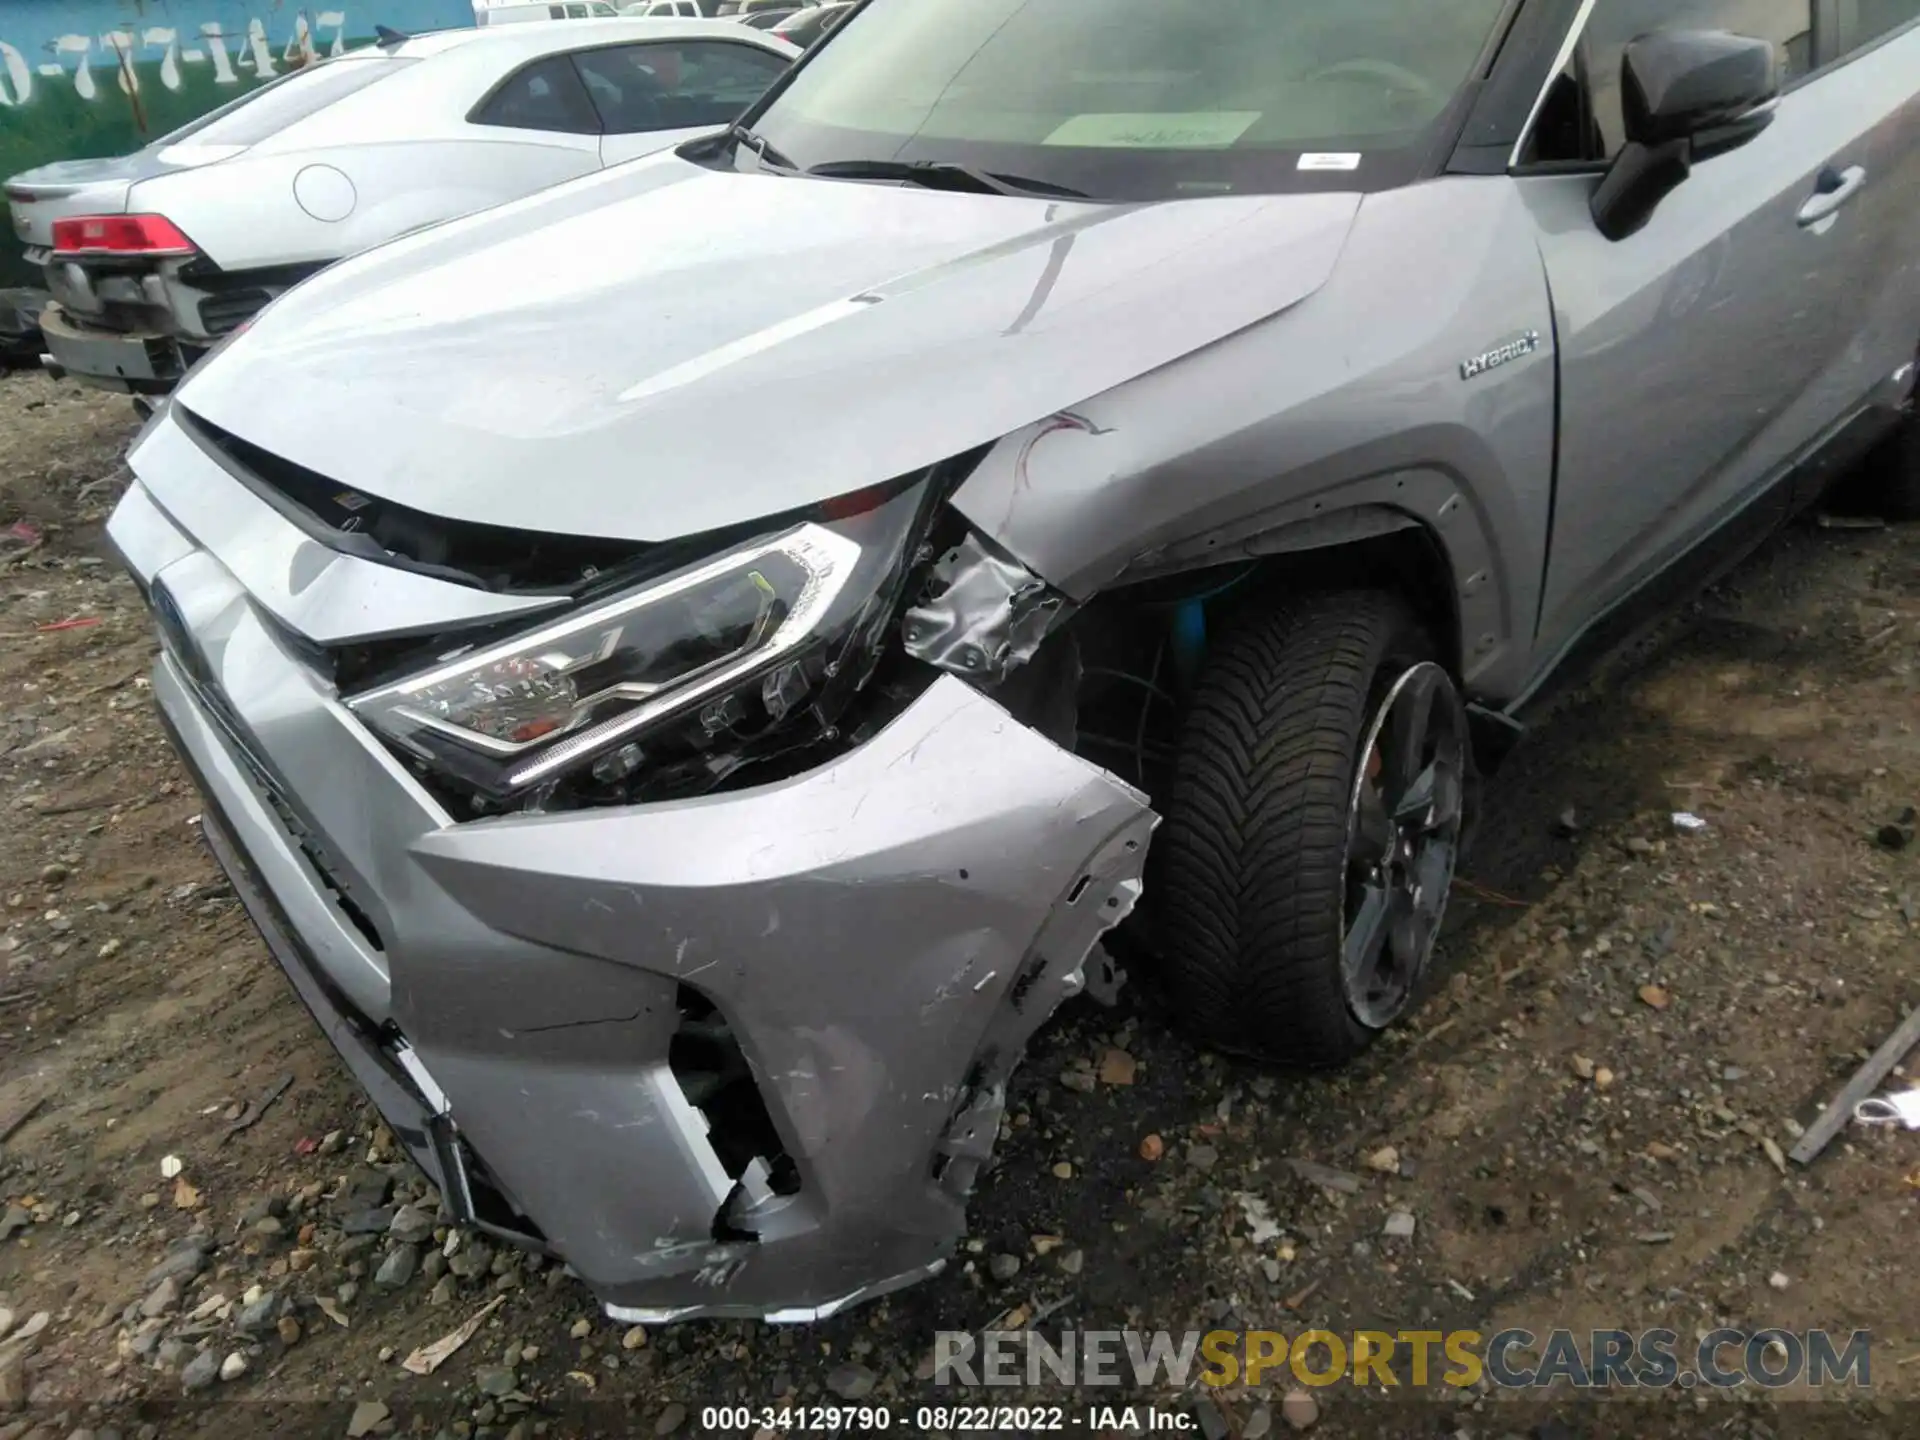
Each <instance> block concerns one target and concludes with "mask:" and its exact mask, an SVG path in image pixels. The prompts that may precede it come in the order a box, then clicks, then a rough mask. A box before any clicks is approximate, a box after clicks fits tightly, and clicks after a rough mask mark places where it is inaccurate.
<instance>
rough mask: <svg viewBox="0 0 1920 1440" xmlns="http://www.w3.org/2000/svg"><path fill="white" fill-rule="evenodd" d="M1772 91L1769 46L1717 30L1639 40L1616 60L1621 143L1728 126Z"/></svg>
mask: <svg viewBox="0 0 1920 1440" xmlns="http://www.w3.org/2000/svg"><path fill="white" fill-rule="evenodd" d="M1779 93H1780V65H1779V60H1778V57H1777V55H1776V52H1775V50H1774V47H1773V44H1772V43H1771V42H1770V41H1766V40H1756V39H1753V38H1752V37H1750V36H1746V35H1732V34H1729V33H1727V32H1726V31H1724V30H1669V31H1665V32H1656V33H1655V34H1652V35H1642V36H1641V37H1640V38H1639V39H1637V40H1635V41H1633V42H1632V43H1630V44H1629V45H1628V46H1627V48H1626V53H1625V54H1624V55H1623V56H1622V57H1621V61H1620V102H1621V108H1622V111H1623V115H1622V118H1623V120H1624V122H1625V129H1626V135H1627V139H1629V140H1632V141H1637V142H1638V143H1639V144H1642V145H1648V146H1655V145H1665V144H1667V143H1668V142H1670V141H1674V140H1685V139H1688V138H1690V137H1692V136H1694V135H1697V134H1699V133H1700V132H1701V131H1703V130H1713V129H1717V128H1719V127H1721V126H1725V125H1729V124H1731V123H1733V122H1734V121H1736V120H1738V119H1740V118H1741V117H1742V116H1744V115H1746V114H1748V113H1749V112H1751V111H1752V110H1754V109H1755V108H1757V107H1759V106H1761V105H1765V104H1766V103H1767V102H1768V101H1770V100H1772V99H1774V98H1775V97H1776V96H1778V95H1779Z"/></svg>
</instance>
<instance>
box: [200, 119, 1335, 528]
mask: <svg viewBox="0 0 1920 1440" xmlns="http://www.w3.org/2000/svg"><path fill="white" fill-rule="evenodd" d="M1359 203H1360V201H1359V197H1358V196H1357V195H1350V194H1318V195H1292V196H1249V197H1226V198H1210V199H1198V200H1183V201H1175V202H1166V203H1160V204H1151V205H1093V204H1084V203H1078V204H1076V203H1063V202H1055V201H1047V200H1029V199H1025V198H1013V197H1006V196H997V195H972V194H953V193H947V192H936V191H929V190H923V189H913V188H906V187H901V186H893V185H875V184H860V183H851V182H846V181H827V180H804V179H795V178H791V177H785V176H778V175H733V174H719V173H715V172H713V171H709V170H707V169H705V168H703V167H701V166H697V165H694V164H691V163H689V162H687V161H685V160H682V159H680V158H679V157H678V156H676V155H674V154H671V153H667V154H662V155H658V156H653V157H650V158H648V159H645V160H640V161H636V162H634V163H632V164H630V165H625V166H621V167H618V168H617V169H615V170H613V171H610V172H607V173H604V174H601V175H596V176H592V177H589V178H587V179H585V180H582V181H576V182H571V183H568V184H566V185H562V186H559V187H556V188H554V189H552V190H548V191H544V192H542V193H540V194H538V195H534V196H531V197H529V198H527V199H525V200H520V201H515V202H513V203H511V204H508V205H505V206H502V207H500V208H498V209H495V210H492V211H488V212H486V213H484V214H481V215H477V216H473V217H471V218H469V219H466V220H463V221H456V222H453V223H450V224H447V225H442V226H438V227H435V228H434V229H431V230H428V231H425V232H422V233H421V234H418V235H415V236H412V237H409V238H406V239H403V240H400V241H397V242H395V243H393V244H390V245H387V246H384V247H381V248H380V249H378V250H375V251H372V252H370V253H368V254H366V255H363V256H361V257H359V258H358V259H355V260H351V261H348V262H346V263H344V264H341V265H338V266H336V267H334V268H333V269H331V270H329V271H327V272H325V273H324V274H322V275H320V276H318V277H316V278H315V279H313V280H311V281H309V282H307V283H306V284H305V285H302V286H300V287H299V288H297V289H296V290H294V291H292V292H290V293H289V294H288V295H287V296H285V297H283V298H282V299H281V300H279V301H278V302H276V303H275V304H274V305H273V306H271V307H270V308H269V309H268V310H267V311H265V312H263V313H262V314H261V316H260V317H259V318H258V319H257V320H256V321H255V322H254V324H253V326H252V328H251V329H250V330H249V331H248V332H247V333H246V334H244V335H242V336H241V337H240V338H239V339H238V340H236V341H235V342H234V343H232V344H231V345H229V346H228V347H226V348H225V349H224V350H223V351H221V352H220V353H218V354H216V355H214V356H211V357H209V359H208V360H207V361H206V362H205V363H204V364H203V365H201V366H200V367H199V368H198V369H196V370H195V371H194V373H193V374H192V375H191V376H190V378H189V379H188V380H187V382H186V384H185V385H184V386H183V388H182V389H181V390H180V391H179V392H178V399H179V401H180V403H181V404H182V405H183V406H184V407H185V408H186V409H188V410H189V411H191V412H193V413H195V414H198V415H200V416H203V417H204V418H206V419H207V420H210V421H212V422H213V423H214V424H215V425H217V426H220V427H221V428H223V429H225V430H228V431H231V432H232V433H234V434H237V435H239V436H241V437H243V438H245V439H247V440H249V441H251V442H253V443H254V444H256V445H259V446H262V447H264V448H265V449H267V450H269V451H272V452H274V453H275V454H277V455H280V456H282V457H283V458H286V459H288V460H292V461H294V462H295V463H297V464H299V465H302V466H305V467H306V468H308V469H310V470H313V471H316V472H318V473H320V474H322V475H325V476H327V477H328V478H329V479H332V480H337V481H339V482H341V483H343V484H348V485H352V486H354V487H355V488H357V489H360V490H363V491H366V492H367V493H370V494H374V495H379V496H383V497H385V498H388V499H392V500H396V501H399V502H401V503H403V504H406V505H410V506H412V507H414V508H416V509H419V510H423V511H426V512H428V513H431V514H437V515H442V516H446V517H449V518H453V519H459V520H466V521H473V522H479V523H484V524H493V525H506V526H513V527H516V528H521V529H537V530H544V531H553V532H560V533H571V534H587V535H600V536H607V537H612V538H620V539H633V540H661V539H669V538H674V537H677V536H681V535H688V534H694V533H697V532H700V531H704V530H711V529H716V528H719V527H722V526H726V525H731V524H735V523H738V522H743V521H749V520H753V519H757V518H760V517H762V516H766V515H770V514H777V513H780V512H782V511H786V510H791V509H794V508H797V507H800V506H803V505H808V504H812V503H814V502H817V501H820V500H824V499H827V498H829V497H831V496H834V495H838V494H842V493H844V492H846V491H849V490H853V489H857V488H859V487H861V486H864V485H868V484H872V483H874V482H876V481H879V480H884V479H888V478H891V477H894V476H897V475H903V474H906V473H909V472H911V471H913V470H916V469H918V468H920V467H923V466H926V465H929V464H931V463H933V462H935V461H937V460H940V459H942V458H945V457H947V456H950V455H954V454H957V453H960V452H963V451H965V450H968V449H970V448H972V447H974V446H976V445H980V444H983V443H986V442H989V441H992V440H995V439H997V438H999V437H1000V436H1002V435H1004V434H1006V433H1008V432H1009V431H1012V430H1015V429H1018V428H1019V427H1021V426H1023V425H1028V424H1031V423H1033V422H1034V421H1037V420H1040V419H1043V418H1045V417H1046V416H1047V415H1049V414H1052V413H1053V412H1055V411H1057V410H1060V409H1063V408H1067V407H1070V406H1072V405H1074V404H1076V403H1078V402H1080V401H1082V400H1084V399H1086V398H1088V397H1089V396H1092V395H1096V394H1099V393H1100V392H1102V391H1105V390H1107V389H1110V388H1111V387H1113V386H1115V385H1117V384H1119V383H1121V382H1123V381H1126V380H1129V379H1132V378H1133V377H1135V376H1138V375H1140V374H1143V373H1145V372H1147V371H1149V370H1153V369H1155V368H1157V367H1159V366H1162V365H1165V364H1167V363H1168V362H1169V361H1172V360H1175V359H1177V358H1179V357H1180V356H1182V355H1185V354H1188V353H1190V352H1192V351H1194V350H1196V349H1198V348H1199V347H1201V346H1204V345H1207V344H1209V343H1211V342H1213V341H1216V340H1218V339H1220V338H1221V337H1223V336H1226V335H1229V334H1231V333H1233V332H1235V331H1238V330H1241V329H1244V328H1245V327H1247V326H1249V325H1251V324H1254V323H1255V322H1257V321H1260V320H1262V319H1264V318H1266V317H1268V316H1270V315H1273V314H1275V313H1276V312H1278V311H1281V310H1284V309H1286V308H1287V307H1289V306H1291V305H1294V304H1297V303H1298V302H1299V301H1301V300H1302V299H1304V298H1305V297H1307V296H1308V295H1310V294H1312V293H1313V292H1314V291H1315V290H1317V289H1318V288H1319V287H1320V286H1321V285H1322V284H1323V283H1324V282H1325V280H1326V278H1327V276H1328V275H1329V273H1330V272H1331V271H1332V268H1333V265H1334V263H1335V261H1336V259H1337V258H1338V256H1339V253H1340V250H1341V247H1342V244H1343V243H1344V241H1345V239H1346V236H1347V232H1348V229H1349V227H1350V225H1351V222H1352V220H1353V216H1354V214H1355V212H1356V211H1357V209H1358V207H1359Z"/></svg>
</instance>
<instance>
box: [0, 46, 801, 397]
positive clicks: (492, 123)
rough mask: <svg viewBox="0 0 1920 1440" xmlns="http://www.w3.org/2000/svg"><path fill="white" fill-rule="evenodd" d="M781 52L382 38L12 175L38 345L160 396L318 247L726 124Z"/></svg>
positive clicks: (390, 231)
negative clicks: (150, 130) (33, 276)
mask: <svg viewBox="0 0 1920 1440" xmlns="http://www.w3.org/2000/svg"><path fill="white" fill-rule="evenodd" d="M798 53H799V52H798V51H797V50H796V49H794V48H791V47H789V46H787V45H785V44H784V43H783V42H781V41H780V40H778V39H775V38H773V37H771V36H767V35H761V34H757V33H754V32H750V31H748V30H747V29H746V28H745V27H744V26H741V25H737V24H734V23H731V22H727V21H712V20H691V21H688V20H644V21H642V20H621V19H611V20H590V21H588V20H582V21H569V22H567V23H564V24H556V23H553V22H551V21H546V20H541V21H539V22H537V23H534V24H528V25H509V26H502V27H499V28H489V29H484V30H450V31H444V32H441V33H438V34H433V35H423V36H419V37H415V38H407V37H402V36H395V37H393V39H392V41H391V42H390V43H385V44H381V45H378V46H374V47H369V48H367V49H364V50H359V51H355V52H353V53H351V54H347V55H342V56H340V57H338V58H336V59H332V60H323V61H320V62H318V63H316V64H313V65H310V66H308V67H307V68H305V69H302V70H299V71H297V72H295V73H294V74H291V75H288V76H285V77H283V78H282V79H279V80H276V81H274V82H272V83H271V84H268V85H265V86H262V87H261V88H260V89H258V90H255V91H253V92H251V93H250V94H247V95H244V96H242V97H240V98H239V99H238V100H235V101H234V102H233V103H231V104H230V105H227V106H224V107H222V108H221V109H219V110H216V111H214V112H212V113H211V114H209V115H206V116H203V117H202V118H201V119H199V120H196V121H194V122H193V123H192V124H190V125H187V126H184V127H183V128H181V129H179V130H176V131H174V132H173V133H172V134H170V135H167V136H164V137H163V138H161V139H159V140H156V141H155V142H154V143H153V144H151V145H149V146H147V147H146V148H145V149H143V150H140V151H138V152H136V153H134V154H132V155H128V156H124V157H121V158H118V159H111V160H73V161H66V162H63V163H60V164H57V165H46V166H42V167H40V168H38V169H35V170H29V171H26V172H25V173H23V174H20V175H16V176H14V177H13V178H12V179H11V180H9V181H8V182H7V183H6V187H5V188H6V196H7V199H8V201H9V202H10V204H11V205H12V208H13V215H14V219H15V225H16V227H17V229H18V232H19V238H20V239H21V240H22V241H24V242H25V244H26V247H27V258H28V260H29V261H31V262H32V263H34V264H37V265H40V266H42V267H43V269H44V272H45V275H46V283H47V288H48V290H49V291H50V292H51V293H52V295H53V298H54V303H53V305H51V306H50V307H48V309H47V310H46V311H45V312H44V313H43V314H42V316H41V330H42V333H43V334H44V336H45V338H46V344H47V348H48V353H49V364H50V366H51V367H52V368H54V369H55V370H56V371H59V372H61V373H64V374H67V375H70V376H72V377H73V378H74V379H76V380H82V381H86V382H88V383H90V384H93V385H96V386H101V387H104V388H107V389H115V390H127V391H132V392H134V393H136V394H158V393H162V392H164V391H166V390H167V389H168V388H170V387H171V386H172V385H173V384H174V383H175V382H177V381H178V379H179V378H180V376H181V375H182V374H183V373H184V372H185V370H186V367H187V366H188V365H190V364H191V363H192V362H193V361H194V360H196V359H198V358H199V356H200V355H201V354H203V353H204V352H205V351H206V350H207V349H208V348H209V347H211V346H212V345H214V344H215V343H217V342H218V341H219V340H220V339H221V338H222V337H223V336H225V335H228V334H231V333H232V332H233V331H234V330H235V329H236V328H237V327H238V326H240V325H241V324H243V323H245V322H246V321H247V320H248V319H250V318H251V317H252V316H253V315H254V314H255V313H256V312H257V311H258V310H259V309H260V308H261V307H262V306H263V305H265V304H266V303H267V302H268V301H269V300H271V299H272V298H273V297H274V296H276V295H278V294H279V293H280V292H281V291H283V290H285V289H287V288H288V287H289V286H291V285H293V284H295V283H297V282H298V281H300V280H301V279H304V278H305V277H306V276H308V275H311V274H313V273H315V272H316V271H318V270H320V269H322V268H324V267H325V266H327V265H329V264H331V263H333V262H334V261H336V260H339V259H341V258H343V257H345V256H347V255H352V254H356V253H357V252H359V251H361V250H365V249H367V248H369V247H371V246H374V245H378V244H381V243H383V242H384V241H387V240H391V239H393V238H394V237H395V236H396V235H402V234H406V233H408V232H410V231H414V230H419V229H421V228H423V227H425V226H428V225H434V224H438V223H439V222H440V221H443V220H450V219H453V218H454V217H456V216H459V215H465V214H467V213H469V212H471V211H474V210H482V209H485V208H486V207H487V206H489V205H497V204H500V203H501V202H503V201H507V200H513V199H517V198H518V197H520V196H522V195H526V194H529V193H531V192H532V191H535V190H538V189H540V188H541V187H542V186H545V185H552V184H554V183H556V182H558V181H561V180H569V179H573V178H574V177H576V176H579V175H584V174H587V173H589V172H591V171H594V170H597V169H599V168H601V167H602V166H606V165H613V164H617V163H619V162H620V161H622V160H631V159H633V158H634V157H635V156H637V155H644V154H646V153H647V152H649V151H651V150H657V149H661V148H663V147H665V146H669V145H675V144H679V143H680V142H682V141H684V140H687V139H689V138H691V137H693V136H695V135H699V134H701V133H703V132H705V131H708V130H711V129H713V128H714V127H715V126H718V125H724V124H726V123H727V121H729V120H731V119H732V118H733V117H734V116H735V115H737V114H738V113H739V112H740V111H741V110H742V109H744V108H745V107H746V106H747V105H748V104H749V103H751V102H752V101H753V100H755V99H757V98H758V97H759V95H760V94H761V92H762V91H764V90H765V89H766V88H767V86H768V85H769V84H771V83H772V82H773V81H774V80H775V79H776V78H778V77H779V75H780V73H781V72H782V71H783V70H785V69H786V67H787V65H788V63H789V61H790V60H791V59H792V57H793V56H794V55H796V54H798Z"/></svg>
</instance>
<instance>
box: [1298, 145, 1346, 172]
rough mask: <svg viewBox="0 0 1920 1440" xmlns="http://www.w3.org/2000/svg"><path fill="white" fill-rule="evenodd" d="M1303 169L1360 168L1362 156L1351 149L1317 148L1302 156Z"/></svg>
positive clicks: (1301, 165) (1301, 164)
mask: <svg viewBox="0 0 1920 1440" xmlns="http://www.w3.org/2000/svg"><path fill="white" fill-rule="evenodd" d="M1300 168H1301V169H1302V170H1358V169H1359V168H1360V156H1359V155H1358V154H1357V153H1356V152H1354V151H1351V150H1316V151H1310V152H1308V153H1307V154H1305V155H1302V156H1301V157H1300Z"/></svg>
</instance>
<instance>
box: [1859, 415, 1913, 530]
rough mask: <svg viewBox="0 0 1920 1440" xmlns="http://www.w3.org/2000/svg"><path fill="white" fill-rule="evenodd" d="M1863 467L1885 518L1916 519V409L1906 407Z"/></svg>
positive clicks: (1876, 503) (1872, 493)
mask: <svg viewBox="0 0 1920 1440" xmlns="http://www.w3.org/2000/svg"><path fill="white" fill-rule="evenodd" d="M1865 469H1866V472H1867V481H1868V485H1869V486H1870V487H1871V489H1870V493H1871V495H1872V504H1873V507H1874V508H1875V509H1876V510H1878V511H1879V512H1880V513H1881V514H1882V515H1884V516H1886V517H1887V519H1889V520H1920V411H1916V410H1915V409H1914V408H1912V407H1909V408H1908V411H1907V414H1906V416H1905V417H1904V418H1903V419H1902V420H1901V422H1900V428H1899V429H1898V430H1896V431H1894V432H1893V434H1891V435H1889V436H1888V437H1887V438H1886V439H1885V440H1884V441H1882V442H1881V444H1880V446H1879V448H1878V449H1876V450H1875V451H1874V453H1873V454H1872V455H1871V456H1870V457H1869V458H1868V460H1867V463H1866V467H1865Z"/></svg>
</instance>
